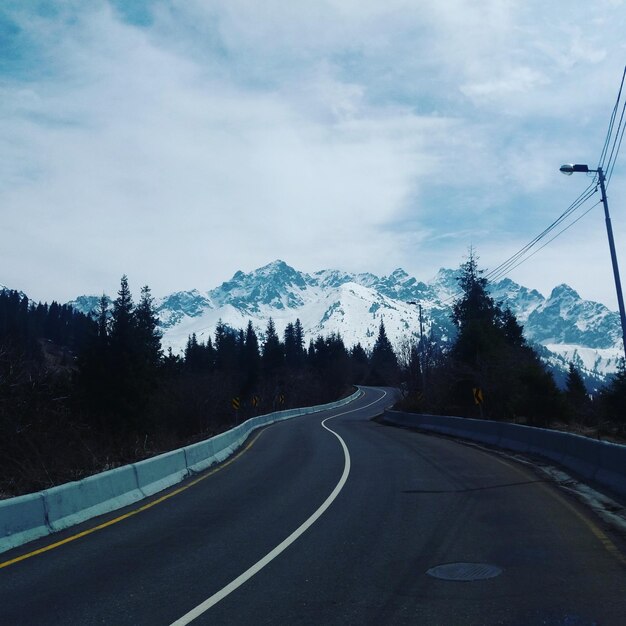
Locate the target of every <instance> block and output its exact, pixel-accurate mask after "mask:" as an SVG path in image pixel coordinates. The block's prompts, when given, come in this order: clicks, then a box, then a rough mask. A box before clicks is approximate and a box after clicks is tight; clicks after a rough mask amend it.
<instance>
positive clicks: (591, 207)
mask: <svg viewBox="0 0 626 626" xmlns="http://www.w3.org/2000/svg"><path fill="white" fill-rule="evenodd" d="M599 204H602V200H598V201H597V202H596V203H595V204H593V205H591V206H590V207H589V208H588V209H587V210H586V211H585V212H584V213H583V214H582V215H579V216H578V217H577V218H576V219H575V220H574V221H573V222H570V223H569V224H568V225H567V226H566V227H565V228H563V229H562V230H560V231H559V232H558V233H557V234H556V235H554V237H552V238H551V239H548V241H546V242H545V243H544V244H543V246H541V247H540V248H537V249H536V250H535V251H534V252H533V253H532V254H529V255H528V256H527V257H526V258H525V259H523V260H521V261H520V262H519V263H518V264H517V265H514V266H513V267H511V268H509V269H508V270H507V272H506V273H507V274H508V272H512V271H513V270H514V269H515V268H516V267H519V266H520V265H521V264H522V263H525V262H526V261H528V259H530V257H533V256H535V254H537V252H539V251H541V250H543V249H544V248H545V247H546V246H547V245H548V244H549V243H552V242H553V241H554V240H555V239H556V238H557V237H560V236H561V235H562V234H563V233H564V232H565V231H566V230H569V229H570V228H571V227H572V226H573V225H574V224H576V222H578V221H580V220H581V219H582V218H583V217H585V215H587V213H589V212H590V211H592V210H593V209H595V208H596V207H597V206H598V205H599ZM502 276H504V274H502ZM498 278H501V276H500V277H498ZM498 278H496V279H495V280H498Z"/></svg>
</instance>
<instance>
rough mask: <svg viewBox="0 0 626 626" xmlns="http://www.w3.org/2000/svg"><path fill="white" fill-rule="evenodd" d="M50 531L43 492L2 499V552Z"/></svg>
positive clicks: (0, 527) (0, 537)
mask: <svg viewBox="0 0 626 626" xmlns="http://www.w3.org/2000/svg"><path fill="white" fill-rule="evenodd" d="M49 532H50V527H49V526H48V525H47V523H46V508H45V504H44V499H43V494H42V493H41V492H39V493H29V494H27V495H25V496H17V497H16V498H11V499H9V500H0V548H1V549H0V552H2V551H5V550H10V549H11V548H15V547H17V546H20V545H22V544H23V543H27V542H28V541H32V540H33V539H39V537H43V536H44V535H47V534H48V533H49Z"/></svg>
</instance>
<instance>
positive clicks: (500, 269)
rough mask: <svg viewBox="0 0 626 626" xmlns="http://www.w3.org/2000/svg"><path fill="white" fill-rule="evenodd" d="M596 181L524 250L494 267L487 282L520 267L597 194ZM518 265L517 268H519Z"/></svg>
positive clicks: (488, 275) (488, 274)
mask: <svg viewBox="0 0 626 626" xmlns="http://www.w3.org/2000/svg"><path fill="white" fill-rule="evenodd" d="M596 191H597V188H596V183H595V180H594V181H593V182H592V183H591V184H590V185H589V186H588V187H587V188H586V189H585V190H584V191H583V192H582V193H581V194H580V196H578V198H577V199H576V200H574V202H572V204H570V206H569V207H568V208H567V209H565V211H563V213H561V215H560V216H559V217H558V218H557V219H556V220H554V221H553V222H552V223H551V224H550V225H549V226H548V227H547V228H545V229H544V230H543V231H542V232H541V233H539V234H538V235H537V236H536V237H535V238H534V239H533V240H532V241H529V242H528V243H527V244H526V245H525V246H524V247H523V248H521V249H520V250H518V251H517V252H516V253H515V254H513V255H512V256H510V257H509V258H508V259H506V260H505V261H503V262H502V263H500V265H498V266H497V267H494V268H493V269H492V270H491V271H490V272H488V273H487V275H486V276H485V277H486V278H487V280H497V279H498V278H501V277H502V276H504V275H505V274H506V273H507V272H508V271H509V270H510V268H511V266H512V265H516V264H517V265H519V263H517V262H518V261H519V260H520V259H521V258H522V257H524V256H525V255H526V254H527V253H528V252H529V251H530V250H531V249H532V248H533V247H535V246H536V245H537V244H538V243H539V242H540V241H541V240H542V239H544V238H545V237H547V236H548V235H549V234H550V233H551V232H552V231H553V230H554V229H555V228H557V227H558V226H559V224H561V223H562V222H563V221H564V220H566V219H567V218H568V217H569V216H570V215H571V214H572V213H573V212H574V211H576V210H577V209H579V208H580V207H581V206H582V205H583V204H584V203H585V202H586V201H587V200H588V199H589V198H591V196H593V194H594V193H596ZM517 265H516V267H517Z"/></svg>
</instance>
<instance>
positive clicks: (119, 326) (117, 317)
mask: <svg viewBox="0 0 626 626" xmlns="http://www.w3.org/2000/svg"><path fill="white" fill-rule="evenodd" d="M133 312H134V305H133V296H132V294H131V292H130V288H129V287H128V277H127V276H126V274H124V275H123V276H122V279H121V281H120V289H119V291H118V292H117V298H116V299H115V301H114V302H113V312H112V315H111V331H110V340H111V347H112V349H113V352H114V358H116V359H120V358H122V355H126V356H128V355H130V354H131V353H132V347H133V342H134V339H135V337H134V334H135V318H134V315H133Z"/></svg>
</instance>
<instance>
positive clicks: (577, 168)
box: [559, 163, 626, 355]
mask: <svg viewBox="0 0 626 626" xmlns="http://www.w3.org/2000/svg"><path fill="white" fill-rule="evenodd" d="M559 169H560V170H561V172H563V174H565V175H567V176H571V175H572V174H573V173H574V172H596V173H597V174H598V181H599V182H600V191H601V192H602V204H603V205H604V218H605V220H604V221H605V222H606V234H607V235H608V238H609V249H610V250H611V262H612V263H613V276H614V277H615V290H616V291H617V304H618V306H619V316H620V320H621V322H622V341H623V342H624V354H625V355H626V311H625V310H624V296H623V295H622V283H621V281H620V278H619V267H618V265H617V254H616V253H615V241H614V239H613V227H612V226H611V216H610V215H609V203H608V201H607V199H606V187H605V185H604V181H605V179H604V172H603V171H602V168H601V167H600V166H598V169H597V170H590V169H589V166H587V165H585V164H582V163H576V164H574V163H567V164H566V165H561V167H560V168H559Z"/></svg>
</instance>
